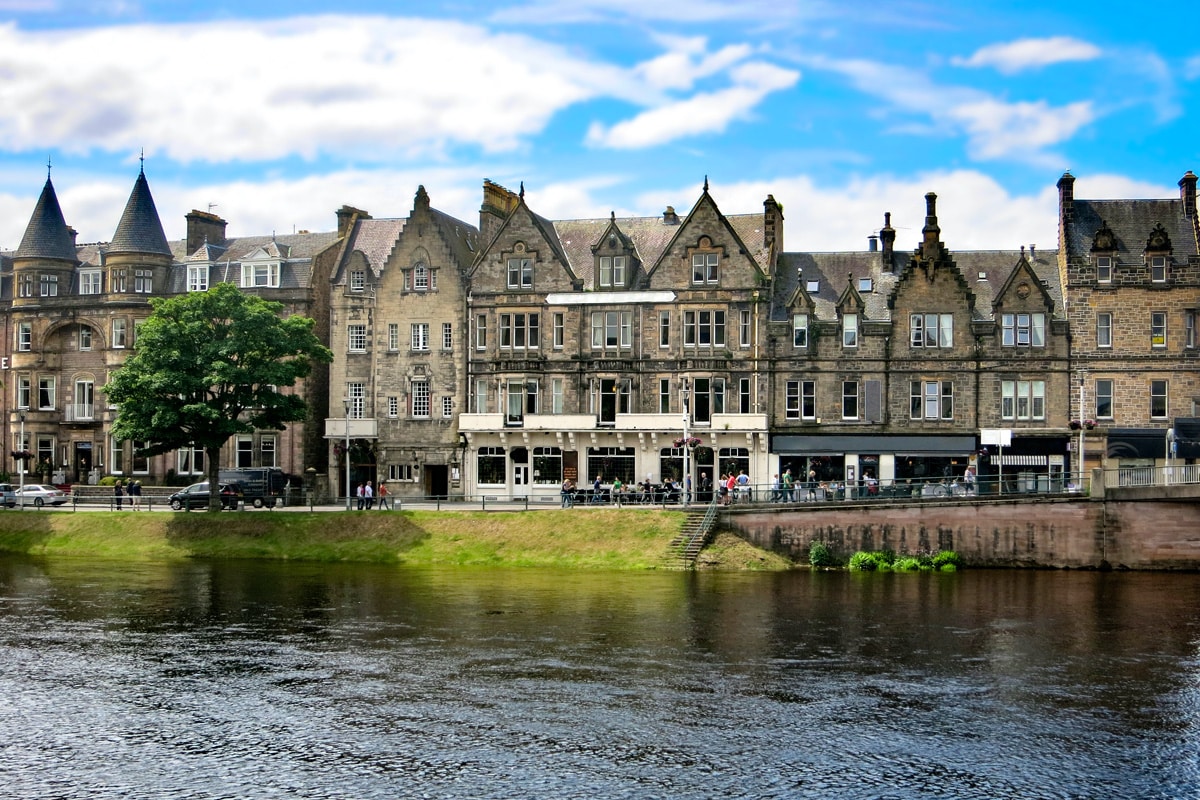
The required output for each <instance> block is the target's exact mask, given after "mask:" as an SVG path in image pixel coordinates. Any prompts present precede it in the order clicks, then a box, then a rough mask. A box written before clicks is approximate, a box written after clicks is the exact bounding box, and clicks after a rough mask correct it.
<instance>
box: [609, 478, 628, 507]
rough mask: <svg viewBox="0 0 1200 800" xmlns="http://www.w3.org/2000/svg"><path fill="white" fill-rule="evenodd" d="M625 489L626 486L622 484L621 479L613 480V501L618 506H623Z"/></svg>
mask: <svg viewBox="0 0 1200 800" xmlns="http://www.w3.org/2000/svg"><path fill="white" fill-rule="evenodd" d="M623 488H625V484H623V483H621V479H620V478H613V482H612V501H613V502H614V503H616V504H617V505H621V490H622V489H623Z"/></svg>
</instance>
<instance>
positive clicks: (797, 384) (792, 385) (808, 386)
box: [784, 381, 817, 419]
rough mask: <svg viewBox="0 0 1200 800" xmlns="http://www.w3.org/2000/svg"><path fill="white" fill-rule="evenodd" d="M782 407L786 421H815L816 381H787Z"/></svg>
mask: <svg viewBox="0 0 1200 800" xmlns="http://www.w3.org/2000/svg"><path fill="white" fill-rule="evenodd" d="M784 407H785V409H786V411H785V415H786V416H787V418H788V419H816V418H817V384H816V381H788V382H787V387H786V392H785V401H784Z"/></svg>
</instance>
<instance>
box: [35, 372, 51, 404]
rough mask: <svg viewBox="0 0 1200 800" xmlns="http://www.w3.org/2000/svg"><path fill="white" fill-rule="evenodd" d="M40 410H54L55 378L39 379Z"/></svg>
mask: <svg viewBox="0 0 1200 800" xmlns="http://www.w3.org/2000/svg"><path fill="white" fill-rule="evenodd" d="M38 408H43V409H53V408H54V378H38Z"/></svg>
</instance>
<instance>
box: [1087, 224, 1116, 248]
mask: <svg viewBox="0 0 1200 800" xmlns="http://www.w3.org/2000/svg"><path fill="white" fill-rule="evenodd" d="M1116 249H1117V235H1116V234H1115V233H1113V232H1112V228H1110V227H1108V223H1103V224H1101V226H1100V229H1099V230H1097V231H1096V235H1095V236H1093V237H1092V252H1093V253H1111V252H1113V251H1115V250H1116Z"/></svg>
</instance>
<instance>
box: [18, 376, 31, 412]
mask: <svg viewBox="0 0 1200 800" xmlns="http://www.w3.org/2000/svg"><path fill="white" fill-rule="evenodd" d="M31 386H32V384H31V383H30V378H29V376H28V375H22V376H20V377H19V378H17V408H29V403H30V401H31V399H32V395H33V390H32V388H31Z"/></svg>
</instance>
